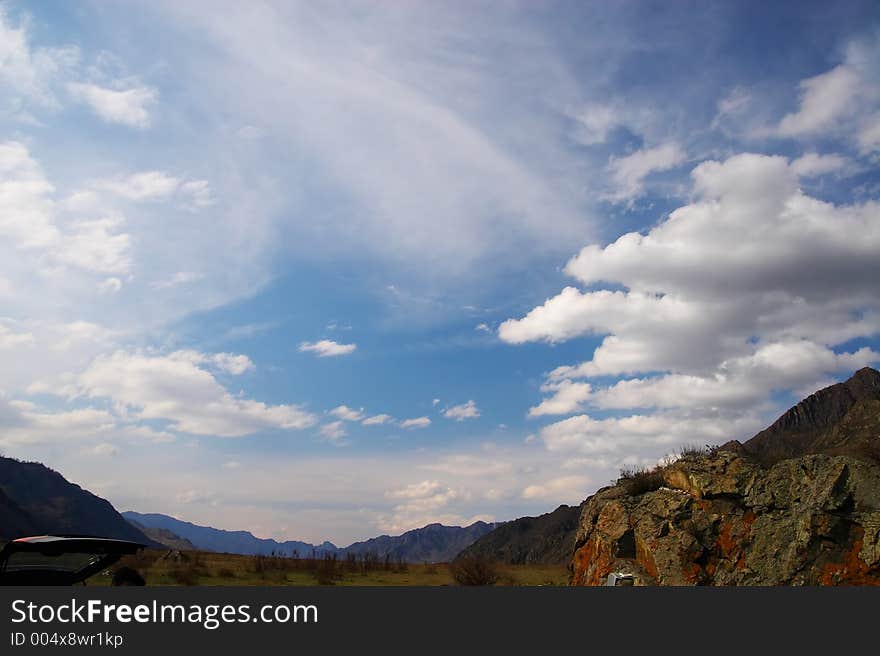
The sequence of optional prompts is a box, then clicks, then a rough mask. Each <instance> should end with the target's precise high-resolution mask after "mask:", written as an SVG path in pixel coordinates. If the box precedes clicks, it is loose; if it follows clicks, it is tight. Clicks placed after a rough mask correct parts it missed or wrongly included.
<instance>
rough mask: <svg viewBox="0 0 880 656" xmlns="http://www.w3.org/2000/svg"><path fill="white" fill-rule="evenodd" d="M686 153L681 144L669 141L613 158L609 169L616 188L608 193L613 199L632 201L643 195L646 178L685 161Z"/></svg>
mask: <svg viewBox="0 0 880 656" xmlns="http://www.w3.org/2000/svg"><path fill="white" fill-rule="evenodd" d="M685 158H686V155H685V152H684V150H682V148H681V146H679V145H678V144H677V143H674V142H669V143H665V144H663V145H661V146H656V147H654V148H644V149H642V150H637V151H636V152H634V153H632V154H630V155H626V156H625V157H619V158H612V160H611V162H610V163H609V164H608V171H609V173H610V174H611V180H612V182H613V184H614V190H613V191H612V192H611V193H609V194H608V198H609V199H610V200H613V201H631V200H633V199H635V198H636V197H638V196H639V195H641V193H642V191H643V189H644V180H645V178H646V177H648V176H649V175H650V174H651V173H654V172H656V171H667V170H669V169H672V168H675V167H676V166H678V165H679V164H681V163H682V162H684V161H685Z"/></svg>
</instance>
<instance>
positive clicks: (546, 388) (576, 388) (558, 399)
mask: <svg viewBox="0 0 880 656" xmlns="http://www.w3.org/2000/svg"><path fill="white" fill-rule="evenodd" d="M541 391H542V392H550V391H552V392H553V396H551V397H550V398H547V399H544V400H543V401H542V402H541V403H540V404H539V405H536V406H535V407H534V408H531V409H530V410H529V417H541V416H543V415H568V414H571V413H573V412H578V411H580V410H582V409H583V406H584V403H586V401H588V400H589V399H590V397H591V396H592V391H593V388H592V386H591V385H590V384H589V383H575V382H573V381H571V380H562V381H560V382H558V383H557V382H554V383H548V384H545V385H543V386H542V387H541Z"/></svg>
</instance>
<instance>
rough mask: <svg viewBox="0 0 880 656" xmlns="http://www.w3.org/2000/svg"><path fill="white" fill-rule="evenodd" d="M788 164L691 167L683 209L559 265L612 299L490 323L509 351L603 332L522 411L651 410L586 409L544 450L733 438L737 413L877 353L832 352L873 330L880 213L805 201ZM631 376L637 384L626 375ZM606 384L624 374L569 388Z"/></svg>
mask: <svg viewBox="0 0 880 656" xmlns="http://www.w3.org/2000/svg"><path fill="white" fill-rule="evenodd" d="M807 163H808V164H810V165H815V164H816V161H815V160H814V161H812V162H810V161H807ZM803 166H804V160H801V167H803ZM796 168H798V167H796V166H795V165H794V164H791V163H789V162H788V161H787V160H786V159H785V158H782V157H769V156H764V155H751V154H744V155H737V156H734V157H731V158H729V159H728V160H726V161H724V162H714V161H710V162H704V163H702V164H700V165H699V166H697V167H696V168H695V169H694V171H693V173H692V179H693V193H694V200H693V202H692V203H690V204H688V205H685V206H683V207H680V208H678V209H677V210H675V211H673V212H672V213H671V214H670V215H669V217H668V218H667V219H666V220H664V221H662V222H661V223H659V224H658V225H656V226H655V227H653V228H652V229H651V230H649V231H648V232H647V233H645V234H642V233H635V232H633V233H627V234H625V235H623V236H622V237H620V238H619V239H617V240H616V241H615V242H614V243H612V244H609V245H608V246H605V247H600V246H596V245H589V246H586V247H585V248H584V249H583V250H582V251H581V252H580V253H579V254H578V255H577V256H575V257H574V258H572V259H571V260H570V261H569V262H568V264H567V265H566V268H565V271H566V273H568V274H569V275H570V276H572V277H574V278H575V279H577V280H578V281H579V282H581V283H582V284H584V285H585V286H597V285H601V284H602V283H615V284H618V285H620V286H621V287H623V289H622V290H620V289H615V290H610V289H601V288H600V289H593V290H591V291H581V290H580V289H578V288H576V287H566V288H565V289H563V290H562V292H561V293H560V294H559V295H557V296H555V297H553V298H551V299H548V300H547V301H546V302H545V303H543V304H542V305H540V306H538V307H536V308H534V309H533V310H532V311H531V312H529V313H528V314H527V315H526V316H524V317H522V318H521V319H513V320H509V321H506V322H504V323H502V324H501V326H500V327H499V336H500V337H501V339H502V340H504V341H507V342H509V343H524V342H529V341H547V342H558V341H565V340H569V339H573V338H576V337H579V336H583V335H596V336H600V337H602V341H601V343H600V345H599V346H598V348H596V349H595V351H594V352H593V356H592V358H591V359H589V360H587V361H585V362H582V363H580V364H576V365H568V366H563V367H559V368H558V369H556V370H554V371H552V372H550V374H549V375H548V379H547V382H546V384H545V386H544V388H543V391H545V392H551V393H552V395H551V396H550V397H548V398H547V399H545V400H544V401H543V402H542V403H541V404H540V405H538V406H536V407H535V408H533V409H532V414H538V415H541V414H553V413H556V412H558V413H560V414H565V413H570V412H578V411H582V410H583V409H585V408H586V407H595V408H600V409H606V410H607V409H614V410H626V409H646V408H647V409H650V410H651V412H652V413H654V414H647V415H644V416H643V415H634V416H633V417H631V418H627V419H607V420H594V419H592V418H590V417H588V416H582V417H581V418H579V419H577V421H574V422H569V423H565V422H560V423H558V424H554V425H553V426H554V427H555V428H552V429H545V431H542V433H541V435H542V437H544V440H545V442H547V443H548V444H554V445H559V444H562V443H564V442H566V440H573V439H575V438H573V437H571V436H572V435H577V436H579V437H578V438H577V439H582V440H583V441H584V442H585V443H589V444H604V445H606V446H608V445H610V444H613V443H614V442H613V441H614V440H615V439H617V440H618V441H619V440H620V439H622V438H614V435H615V433H614V431H616V430H618V429H620V431H621V433H620V434H621V435H622V434H625V430H624V429H625V428H626V427H627V426H629V427H640V426H646V425H650V426H651V430H656V431H657V434H664V435H672V434H673V433H669V432H667V428H665V427H667V426H669V425H672V426H675V431H676V432H678V434H679V437H678V438H677V439H678V440H679V441H680V442H683V441H687V439H686V435H687V434H690V435H692V436H693V433H692V431H691V430H690V429H687V427H686V426H685V424H686V423H687V421H691V422H692V424H691V426H692V427H698V428H699V434H700V435H705V436H708V437H718V438H719V439H721V440H722V441H726V440H727V439H730V438H732V437H743V436H744V434H743V433H741V432H739V431H741V430H745V429H746V428H745V427H746V426H748V429H749V430H750V429H751V427H752V424H751V423H749V424H745V425H744V424H741V423H739V418H741V417H743V416H745V415H744V413H745V412H746V409H747V408H748V407H749V406H751V405H753V404H756V403H758V402H759V401H760V400H761V399H764V398H767V396H768V395H769V394H771V393H772V392H774V391H777V390H779V391H785V390H788V391H793V390H801V389H809V388H810V386H811V385H818V384H819V383H821V382H822V381H826V380H827V379H828V377H829V376H835V375H842V374H846V373H847V372H851V371H852V370H853V369H856V368H858V367H860V366H863V365H866V364H869V363H872V362H876V361H877V360H878V354H877V353H876V352H874V351H873V350H871V349H868V348H862V349H858V350H856V351H846V350H841V349H840V348H839V347H840V345H843V344H845V343H846V342H848V341H850V340H853V339H856V338H859V337H871V336H873V335H876V334H877V333H878V332H880V289H878V288H877V286H876V285H875V284H874V282H873V281H874V280H877V279H880V220H878V218H880V206H878V205H877V203H875V202H873V201H869V202H866V203H861V204H853V205H846V206H837V205H833V204H831V203H828V202H824V201H820V200H818V199H815V198H812V197H810V196H808V195H806V194H805V193H804V192H802V191H801V190H800V189H799V188H798V186H797V176H798V174H799V173H798V171H797V170H796ZM814 169H815V166H814ZM801 174H803V168H801ZM640 373H641V374H648V375H647V376H642V377H632V376H634V375H635V374H640ZM603 376H623V377H625V378H627V377H632V378H627V379H625V380H621V381H619V382H617V383H614V384H611V385H596V384H589V383H575V382H574V381H575V380H576V379H578V378H586V379H593V378H598V377H603ZM682 413H685V414H682ZM718 413H721V415H720V416H719V415H718ZM710 416H711V417H712V419H711V420H706V417H710ZM566 421H568V420H566ZM649 421H650V422H660V423H655V424H650V423H648V422H649ZM621 422H623V424H621ZM713 422H715V423H714V424H713ZM713 425H714V426H715V428H714V429H713V428H712V426H713ZM572 426H575V427H576V428H577V430H576V431H572V430H569V429H570V428H571V427H572ZM609 426H613V427H614V431H606V428H607V427H609ZM719 426H723V427H724V430H723V431H720V432H719V431H718V430H717V429H718V427H719ZM560 427H564V428H566V430H564V431H561V428H560ZM560 431H561V432H560ZM746 436H747V435H746ZM700 443H703V442H700Z"/></svg>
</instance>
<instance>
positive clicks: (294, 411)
mask: <svg viewBox="0 0 880 656" xmlns="http://www.w3.org/2000/svg"><path fill="white" fill-rule="evenodd" d="M209 362H210V363H213V364H214V365H216V366H217V367H219V368H221V369H224V370H225V371H228V372H231V373H235V372H241V371H243V370H246V368H247V367H246V365H245V363H244V362H243V361H241V360H235V359H234V358H232V359H230V358H229V357H228V354H223V357H219V358H218V357H217V356H210V355H207V354H202V353H196V352H192V351H178V352H174V353H170V354H168V355H149V354H144V353H139V352H135V353H130V352H125V351H117V352H115V353H113V354H112V355H109V356H101V357H99V358H97V359H96V360H95V361H94V362H93V363H92V365H91V366H90V367H89V368H88V369H87V370H86V371H85V372H83V373H82V374H81V375H80V376H79V381H78V382H79V385H80V387H81V389H82V390H83V393H84V394H86V395H87V396H89V397H93V398H108V399H110V400H111V401H113V402H114V403H115V404H117V405H119V406H121V407H122V408H124V409H125V410H126V411H130V412H132V413H133V414H134V415H135V416H136V417H137V418H138V419H140V420H163V421H167V422H169V424H170V426H171V428H172V429H173V430H176V431H180V432H183V433H190V434H193V435H216V436H220V437H241V436H243V435H250V434H252V433H256V432H258V431H262V430H270V429H302V428H307V427H309V426H312V425H314V424H315V423H316V419H315V417H314V416H313V415H312V414H310V413H308V412H306V411H305V410H303V409H301V408H300V407H298V406H295V405H267V404H265V403H261V402H259V401H253V400H249V399H242V398H239V397H235V396H233V395H232V394H230V393H229V392H228V391H227V390H226V389H225V388H224V387H223V386H222V385H221V384H220V383H219V382H218V381H217V379H216V378H215V377H214V375H212V374H211V373H210V372H209V371H208V370H207V369H206V368H204V365H207V364H208V363H209ZM200 365H202V366H200Z"/></svg>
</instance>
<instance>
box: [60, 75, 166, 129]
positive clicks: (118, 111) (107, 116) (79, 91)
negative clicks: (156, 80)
mask: <svg viewBox="0 0 880 656" xmlns="http://www.w3.org/2000/svg"><path fill="white" fill-rule="evenodd" d="M67 90H68V92H69V93H70V95H71V96H72V97H73V98H74V99H76V100H79V101H81V102H84V103H86V104H87V105H88V106H89V107H91V109H92V110H93V111H94V112H95V113H96V114H97V115H98V116H99V117H101V119H103V120H104V121H106V122H107V123H118V124H120V125H126V126H128V127H132V128H138V129H145V128H148V127H149V126H150V108H151V107H152V106H153V105H154V104H155V103H156V100H157V99H158V96H159V94H158V92H157V91H156V90H155V89H153V88H151V87H147V86H139V87H132V88H130V89H123V90H116V89H107V88H105V87H101V86H98V85H97V84H91V83H85V82H71V83H69V84H68V85H67Z"/></svg>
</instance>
